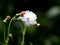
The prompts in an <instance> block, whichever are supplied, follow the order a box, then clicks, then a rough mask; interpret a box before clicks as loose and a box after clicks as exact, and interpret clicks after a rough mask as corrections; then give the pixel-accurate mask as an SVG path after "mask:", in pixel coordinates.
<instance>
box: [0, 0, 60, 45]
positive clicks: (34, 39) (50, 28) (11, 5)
mask: <svg viewBox="0 0 60 45" xmlns="http://www.w3.org/2000/svg"><path fill="white" fill-rule="evenodd" d="M23 10H31V11H33V12H34V13H36V14H37V17H38V19H37V22H38V23H40V24H41V25H40V27H31V28H27V32H26V35H25V44H26V45H29V44H30V43H32V44H33V45H60V21H59V20H60V0H0V45H4V36H3V31H4V24H3V20H4V18H5V17H6V16H7V15H10V16H11V17H13V16H14V15H15V14H16V13H19V12H21V11H23ZM13 24H14V23H13ZM17 24H18V23H17ZM17 24H14V25H11V33H13V35H15V37H16V38H13V39H14V41H15V42H14V41H10V45H17V41H16V40H17V37H18V35H17V34H16V31H17V30H18V29H16V28H18V26H16V25H17ZM14 26H16V27H14ZM5 27H6V30H7V27H8V23H7V24H6V26H5ZM17 33H18V31H17Z"/></svg>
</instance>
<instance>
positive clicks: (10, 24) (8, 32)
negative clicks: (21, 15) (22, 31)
mask: <svg viewBox="0 0 60 45" xmlns="http://www.w3.org/2000/svg"><path fill="white" fill-rule="evenodd" d="M15 17H16V16H14V17H13V18H12V19H11V20H10V23H9V26H8V35H9V33H10V26H11V23H12V21H13V19H14V18H15ZM7 38H9V37H8V36H7ZM7 41H9V39H7Z"/></svg>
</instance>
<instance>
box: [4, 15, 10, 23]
mask: <svg viewBox="0 0 60 45" xmlns="http://www.w3.org/2000/svg"><path fill="white" fill-rule="evenodd" d="M10 18H11V17H10V16H6V18H5V19H4V20H3V22H5V23H7V20H9V19H10Z"/></svg>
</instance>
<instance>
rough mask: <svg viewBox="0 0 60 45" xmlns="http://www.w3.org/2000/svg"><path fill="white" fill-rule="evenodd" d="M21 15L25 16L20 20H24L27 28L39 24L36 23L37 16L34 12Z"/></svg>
mask: <svg viewBox="0 0 60 45" xmlns="http://www.w3.org/2000/svg"><path fill="white" fill-rule="evenodd" d="M21 13H22V14H23V16H22V17H19V18H20V19H22V21H23V22H24V24H25V25H26V26H30V25H35V24H36V23H37V21H36V19H37V16H36V14H35V13H33V12H32V11H29V10H28V11H23V12H21ZM19 18H18V19H19Z"/></svg>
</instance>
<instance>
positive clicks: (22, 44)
mask: <svg viewBox="0 0 60 45" xmlns="http://www.w3.org/2000/svg"><path fill="white" fill-rule="evenodd" d="M22 33H23V37H22V42H21V45H24V38H25V33H26V26H25V27H24V30H23V32H22Z"/></svg>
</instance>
